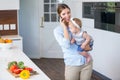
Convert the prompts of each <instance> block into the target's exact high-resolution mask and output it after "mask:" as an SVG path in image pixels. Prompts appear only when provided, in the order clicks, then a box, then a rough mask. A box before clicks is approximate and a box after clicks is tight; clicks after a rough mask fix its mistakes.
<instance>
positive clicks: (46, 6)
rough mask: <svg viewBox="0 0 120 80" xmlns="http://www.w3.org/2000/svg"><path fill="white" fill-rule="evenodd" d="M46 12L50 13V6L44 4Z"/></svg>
mask: <svg viewBox="0 0 120 80" xmlns="http://www.w3.org/2000/svg"><path fill="white" fill-rule="evenodd" d="M44 12H49V4H44Z"/></svg>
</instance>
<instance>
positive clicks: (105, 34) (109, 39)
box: [66, 0, 120, 80]
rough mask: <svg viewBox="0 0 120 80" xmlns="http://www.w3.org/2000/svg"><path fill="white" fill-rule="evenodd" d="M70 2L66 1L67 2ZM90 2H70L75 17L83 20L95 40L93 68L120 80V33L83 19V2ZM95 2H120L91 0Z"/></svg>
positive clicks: (84, 25) (92, 52)
mask: <svg viewBox="0 0 120 80" xmlns="http://www.w3.org/2000/svg"><path fill="white" fill-rule="evenodd" d="M67 1H68V0H66V2H67ZM83 1H88V2H90V0H82V1H81V0H75V1H73V0H72V1H71V2H68V3H67V4H68V5H70V6H71V9H72V14H73V16H74V17H79V18H80V19H82V22H83V27H84V29H85V30H86V31H87V32H88V33H89V34H91V35H92V36H93V38H94V49H93V51H91V54H92V56H93V59H94V65H93V68H94V69H95V70H96V71H98V72H100V73H101V74H103V75H105V76H107V77H109V78H111V79H112V80H120V76H119V75H120V70H119V68H120V62H119V59H120V33H114V32H110V31H104V30H100V29H95V28H94V20H93V19H86V18H82V2H83ZM91 1H93V2H96V1H97V2H98V1H99V2H103V1H119V0H91Z"/></svg>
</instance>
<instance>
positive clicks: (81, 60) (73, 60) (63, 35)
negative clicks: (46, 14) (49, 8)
mask: <svg viewBox="0 0 120 80" xmlns="http://www.w3.org/2000/svg"><path fill="white" fill-rule="evenodd" d="M57 12H58V15H59V16H60V26H58V27H56V28H55V29H54V36H55V38H56V40H57V42H58V43H59V45H60V46H61V48H62V51H63V53H64V63H65V80H90V78H91V73H92V60H91V61H90V62H89V63H87V64H86V63H85V62H86V59H85V57H83V56H82V55H80V54H79V52H78V51H77V45H76V44H71V43H70V40H71V32H70V31H69V27H68V23H69V21H70V18H71V10H70V8H69V7H68V6H67V5H66V4H59V5H58V9H57Z"/></svg>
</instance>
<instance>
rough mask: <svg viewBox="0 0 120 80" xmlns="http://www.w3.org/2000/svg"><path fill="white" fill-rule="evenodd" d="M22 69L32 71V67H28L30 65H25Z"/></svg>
mask: <svg viewBox="0 0 120 80" xmlns="http://www.w3.org/2000/svg"><path fill="white" fill-rule="evenodd" d="M24 70H28V71H30V72H32V71H33V69H32V68H30V67H25V68H24Z"/></svg>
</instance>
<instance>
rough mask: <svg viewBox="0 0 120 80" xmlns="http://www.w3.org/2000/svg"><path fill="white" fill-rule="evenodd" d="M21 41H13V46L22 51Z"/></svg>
mask: <svg viewBox="0 0 120 80" xmlns="http://www.w3.org/2000/svg"><path fill="white" fill-rule="evenodd" d="M22 44H23V43H22V39H13V46H15V47H17V48H19V49H21V50H22V51H23V45H22Z"/></svg>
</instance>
